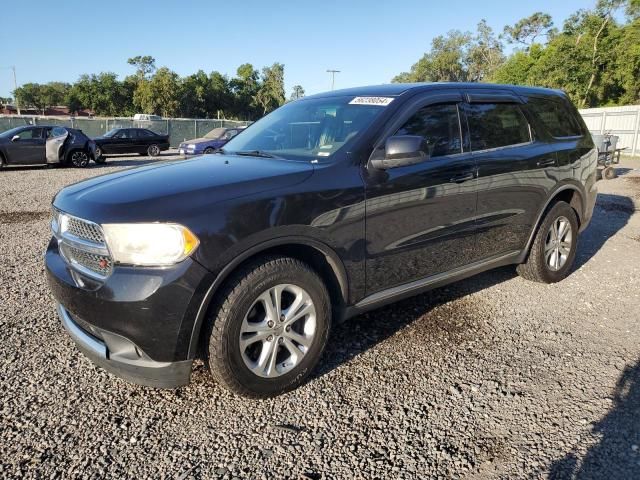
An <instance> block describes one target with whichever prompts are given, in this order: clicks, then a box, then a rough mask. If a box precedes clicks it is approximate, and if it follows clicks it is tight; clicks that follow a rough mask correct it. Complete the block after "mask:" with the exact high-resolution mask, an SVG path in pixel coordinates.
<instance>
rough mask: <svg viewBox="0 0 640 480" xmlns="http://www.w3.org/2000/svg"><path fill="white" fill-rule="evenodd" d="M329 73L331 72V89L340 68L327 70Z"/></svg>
mask: <svg viewBox="0 0 640 480" xmlns="http://www.w3.org/2000/svg"><path fill="white" fill-rule="evenodd" d="M327 73H330V74H331V90H333V87H334V86H335V84H336V73H340V70H327Z"/></svg>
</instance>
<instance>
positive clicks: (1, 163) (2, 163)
mask: <svg viewBox="0 0 640 480" xmlns="http://www.w3.org/2000/svg"><path fill="white" fill-rule="evenodd" d="M6 166H7V162H6V161H5V159H4V155H2V154H1V153H0V170H2V169H3V168H4V167H6Z"/></svg>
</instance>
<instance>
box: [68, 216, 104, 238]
mask: <svg viewBox="0 0 640 480" xmlns="http://www.w3.org/2000/svg"><path fill="white" fill-rule="evenodd" d="M66 231H67V232H69V233H70V234H71V235H75V236H76V237H78V238H81V239H82V240H89V241H90V242H93V243H100V244H104V235H102V230H101V229H100V227H99V226H98V225H96V224H95V223H89V222H85V221H83V220H81V219H79V218H75V217H68V223H67V228H66Z"/></svg>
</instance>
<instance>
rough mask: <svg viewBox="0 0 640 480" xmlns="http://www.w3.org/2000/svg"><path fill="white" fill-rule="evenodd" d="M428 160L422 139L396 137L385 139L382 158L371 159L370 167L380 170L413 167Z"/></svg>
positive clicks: (409, 136) (416, 136)
mask: <svg viewBox="0 0 640 480" xmlns="http://www.w3.org/2000/svg"><path fill="white" fill-rule="evenodd" d="M428 159H429V154H428V153H427V145H426V143H425V141H424V137H421V136H419V135H397V136H394V137H389V138H387V141H386V142H385V145H384V158H379V159H372V160H371V165H372V166H373V167H374V168H378V169H380V170H387V169H389V168H397V167H404V166H407V165H415V164H416V163H421V162H424V161H425V160H428Z"/></svg>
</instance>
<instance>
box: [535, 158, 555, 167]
mask: <svg viewBox="0 0 640 480" xmlns="http://www.w3.org/2000/svg"><path fill="white" fill-rule="evenodd" d="M555 164H556V159H555V158H545V159H544V160H540V161H539V162H538V163H536V165H538V166H539V167H551V166H553V165H555Z"/></svg>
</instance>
